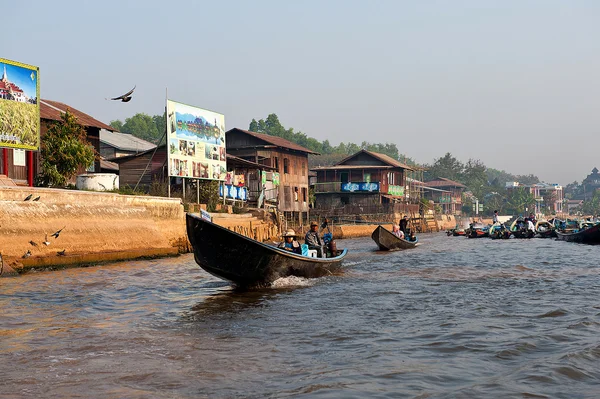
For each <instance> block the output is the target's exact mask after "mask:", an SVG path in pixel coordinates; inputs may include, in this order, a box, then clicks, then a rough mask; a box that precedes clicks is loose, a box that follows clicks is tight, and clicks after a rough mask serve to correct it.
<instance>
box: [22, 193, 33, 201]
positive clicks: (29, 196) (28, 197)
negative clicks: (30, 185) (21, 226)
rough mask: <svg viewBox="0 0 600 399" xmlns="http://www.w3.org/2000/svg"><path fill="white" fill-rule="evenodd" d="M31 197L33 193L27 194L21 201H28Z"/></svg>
mask: <svg viewBox="0 0 600 399" xmlns="http://www.w3.org/2000/svg"><path fill="white" fill-rule="evenodd" d="M31 197H33V194H29V195H28V196H27V197H25V199H24V200H23V201H29V200H30V199H31Z"/></svg>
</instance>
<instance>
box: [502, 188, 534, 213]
mask: <svg viewBox="0 0 600 399" xmlns="http://www.w3.org/2000/svg"><path fill="white" fill-rule="evenodd" d="M534 206H535V197H534V196H533V194H531V193H530V192H529V190H527V189H525V188H523V187H518V188H515V189H513V190H512V192H511V193H510V195H509V197H508V200H507V203H506V207H507V209H506V210H507V211H509V212H512V213H515V214H524V213H527V212H531V211H532V210H533V208H534Z"/></svg>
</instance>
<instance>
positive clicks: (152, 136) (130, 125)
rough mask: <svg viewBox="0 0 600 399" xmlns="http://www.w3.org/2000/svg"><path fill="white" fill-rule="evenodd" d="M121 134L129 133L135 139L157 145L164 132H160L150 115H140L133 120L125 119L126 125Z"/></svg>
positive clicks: (136, 115)
mask: <svg viewBox="0 0 600 399" xmlns="http://www.w3.org/2000/svg"><path fill="white" fill-rule="evenodd" d="M157 116H158V115H157ZM121 132H123V133H129V134H132V135H134V136H135V137H139V138H141V139H143V140H146V141H149V142H151V143H154V144H157V143H158V142H159V140H160V139H161V138H162V136H163V133H164V130H161V131H160V132H159V131H158V129H157V128H156V122H155V120H154V119H153V117H151V116H150V115H146V114H144V113H138V114H135V115H134V116H132V117H131V118H127V119H125V124H124V125H123V127H122V129H121Z"/></svg>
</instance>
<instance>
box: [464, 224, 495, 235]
mask: <svg viewBox="0 0 600 399" xmlns="http://www.w3.org/2000/svg"><path fill="white" fill-rule="evenodd" d="M465 233H466V234H465V235H466V236H467V238H482V237H489V233H490V228H489V226H485V225H483V224H481V223H471V224H470V225H469V227H468V228H467V229H465Z"/></svg>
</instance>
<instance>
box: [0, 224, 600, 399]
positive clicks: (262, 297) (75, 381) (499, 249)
mask: <svg viewBox="0 0 600 399" xmlns="http://www.w3.org/2000/svg"><path fill="white" fill-rule="evenodd" d="M420 241H421V246H420V247H418V248H416V249H413V250H408V251H404V252H392V253H382V252H377V251H375V248H376V246H375V244H374V243H373V242H372V241H371V240H370V238H361V239H352V240H340V241H338V248H341V247H347V248H349V249H350V253H349V255H348V256H347V258H346V259H347V260H346V261H345V266H346V267H345V271H344V272H343V273H342V274H340V275H337V276H329V277H325V278H321V279H314V280H303V279H296V278H289V279H284V280H279V281H278V282H277V284H276V285H277V286H276V287H274V288H270V289H263V290H256V291H249V292H237V291H235V290H233V289H232V288H231V286H230V285H229V284H227V283H225V282H222V281H220V280H218V279H217V278H215V277H212V276H210V275H208V274H207V273H205V272H204V271H203V270H201V269H200V268H199V267H198V266H196V264H195V262H194V260H193V256H192V255H189V254H188V255H184V256H181V257H178V258H170V259H160V260H150V261H135V262H124V263H115V264H110V265H103V266H96V267H90V268H81V269H70V270H63V271H54V272H33V273H29V274H26V275H23V276H19V277H16V278H5V279H0V309H1V311H2V314H0V365H2V368H1V369H0V398H72V397H77V398H98V397H102V398H232V397H248V398H265V397H267V398H282V397H284V398H285V397H310V398H313V397H316V398H340V397H344V398H351V397H355V398H365V397H369V398H384V397H385V398H389V397H394V398H396V397H406V398H438V397H442V398H445V397H449V398H462V397H464V398H474V397H477V398H507V397H517V398H521V397H526V398H545V397H548V398H596V397H600V367H599V364H600V298H599V293H600V266H599V263H600V262H599V259H600V246H585V245H579V244H573V243H567V242H561V241H554V240H544V239H531V240H512V239H511V240H490V239H487V238H482V239H467V238H463V237H446V235H445V234H443V233H439V234H431V235H423V236H421V237H420Z"/></svg>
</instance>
